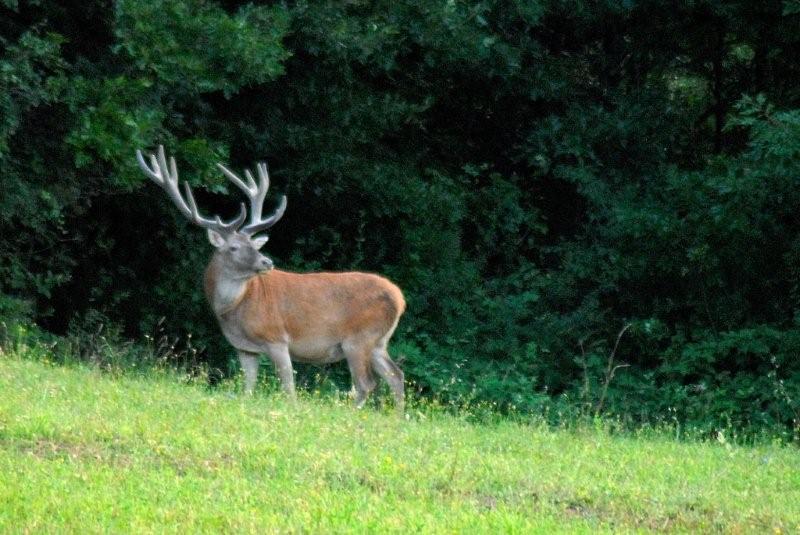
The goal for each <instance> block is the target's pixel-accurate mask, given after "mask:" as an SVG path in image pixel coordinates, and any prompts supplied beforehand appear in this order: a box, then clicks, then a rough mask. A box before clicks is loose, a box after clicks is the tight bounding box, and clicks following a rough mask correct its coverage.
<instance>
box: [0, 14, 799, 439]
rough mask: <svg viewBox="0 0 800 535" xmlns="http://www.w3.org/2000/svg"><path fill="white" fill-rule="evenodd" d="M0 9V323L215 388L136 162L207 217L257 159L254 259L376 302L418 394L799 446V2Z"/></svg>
mask: <svg viewBox="0 0 800 535" xmlns="http://www.w3.org/2000/svg"><path fill="white" fill-rule="evenodd" d="M2 6H3V7H1V8H0V12H1V13H2V19H1V20H2V22H0V39H2V41H0V43H2V47H3V48H2V53H1V54H0V83H1V84H2V90H1V91H0V111H2V116H0V185H2V189H1V190H0V191H1V192H2V193H1V194H0V221H1V222H2V230H3V232H2V233H0V295H6V296H13V297H14V298H15V300H11V299H10V298H6V297H4V298H3V301H1V302H0V311H2V313H3V315H6V316H8V317H12V316H13V317H15V318H19V317H20V315H21V314H22V312H21V311H22V309H21V308H19V306H17V305H16V304H14V303H18V302H19V301H18V299H24V300H25V302H26V303H29V305H27V309H26V310H27V312H25V314H27V315H28V317H31V318H33V319H34V320H36V321H37V322H38V323H39V324H40V325H42V326H44V327H45V328H47V329H50V330H51V331H54V332H59V333H66V332H67V331H68V330H69V328H70V325H73V326H74V325H76V322H78V323H80V322H81V321H84V320H79V319H76V318H92V317H104V318H108V320H109V321H111V322H112V323H115V324H117V325H119V326H120V327H121V328H122V329H123V331H122V334H124V335H125V336H129V337H137V338H139V337H141V336H143V335H144V334H147V333H152V332H153V330H154V329H156V326H157V325H163V326H164V327H165V328H166V329H169V330H170V331H171V333H170V334H171V335H181V336H184V335H186V334H187V333H190V332H191V333H193V337H194V340H195V343H196V344H197V347H198V348H200V350H201V352H200V354H199V355H200V357H201V358H203V359H204V360H205V361H206V362H207V363H208V364H209V365H210V367H211V368H212V369H213V368H218V369H220V370H222V372H223V373H229V372H230V371H231V369H232V368H230V367H229V365H230V363H231V360H230V359H231V352H230V350H229V349H228V348H227V347H226V346H225V344H224V343H223V341H222V339H221V336H220V335H219V334H218V330H217V327H216V326H215V325H214V323H213V320H212V318H211V315H210V313H209V312H208V310H207V306H206V304H205V302H204V299H203V296H202V292H201V290H200V278H201V273H202V270H203V267H204V264H205V261H206V259H207V257H208V255H209V254H210V250H209V247H208V246H207V244H206V243H205V237H204V236H203V233H202V232H200V231H198V230H197V229H196V228H192V227H191V226H190V225H189V224H187V223H186V222H185V221H183V220H182V218H181V216H180V215H179V214H178V213H177V212H176V211H175V210H174V209H173V208H172V206H171V205H170V204H169V203H168V201H166V200H165V199H164V198H163V194H162V193H161V192H160V191H158V189H157V188H155V187H154V186H153V185H152V184H149V183H147V182H146V179H145V178H144V177H143V176H142V175H141V173H139V171H138V170H137V169H136V166H135V162H134V158H133V151H134V149H136V148H139V147H152V146H154V145H156V144H158V143H164V144H165V145H167V146H168V147H169V149H170V151H172V152H173V153H175V154H176V155H177V157H178V159H179V165H180V167H181V172H182V174H181V176H182V178H184V179H186V180H188V181H189V182H190V183H192V184H194V185H195V186H196V189H197V190H198V195H199V201H200V203H201V204H202V206H203V207H204V209H205V210H206V211H207V212H210V213H220V214H222V215H223V216H228V215H230V214H232V213H233V212H234V210H235V208H236V205H237V200H236V196H235V195H233V193H235V192H230V191H229V189H228V187H227V186H226V184H225V182H224V180H223V179H222V177H221V176H220V174H219V173H217V172H216V171H215V169H214V166H213V164H214V163H215V162H216V161H226V162H229V163H230V164H231V165H232V166H233V167H234V168H241V167H243V166H247V165H251V164H252V163H253V162H254V161H256V160H259V159H267V160H268V161H269V163H270V166H271V167H270V168H271V173H272V177H273V192H274V194H275V197H274V198H277V194H279V193H286V194H287V195H288V197H289V208H288V211H287V214H286V216H285V217H284V219H283V220H282V221H281V224H280V225H279V226H278V227H276V228H275V230H274V231H273V234H272V239H271V241H270V246H269V252H270V254H272V255H273V256H274V257H275V258H276V260H277V261H278V264H279V265H281V266H283V267H285V268H288V269H296V270H301V271H307V270H316V269H331V270H336V269H360V270H368V271H376V272H381V273H384V274H386V275H388V276H390V277H391V278H392V279H393V280H395V281H396V282H398V284H399V285H400V286H401V287H402V288H403V289H404V291H405V293H406V295H407V299H408V302H409V309H408V313H407V314H406V316H405V318H404V320H403V322H402V323H401V326H400V329H399V330H398V334H397V339H398V340H397V342H398V343H397V344H396V346H397V351H396V352H397V353H398V354H402V355H404V357H403V358H404V363H403V367H404V369H406V370H407V374H408V376H409V378H410V379H412V380H413V381H414V384H415V385H416V388H417V389H418V391H419V392H421V393H423V394H425V395H437V396H440V397H442V398H445V399H452V400H461V401H473V400H477V401H488V402H493V403H497V404H498V406H501V407H505V408H508V407H511V406H513V407H516V408H517V409H519V410H523V411H533V410H535V411H539V410H549V409H548V407H549V406H550V405H549V404H555V405H558V406H559V407H566V406H569V407H570V409H569V410H574V411H576V412H583V413H585V414H594V413H599V412H611V413H614V414H617V415H622V416H624V417H625V418H626V419H630V420H631V421H643V420H644V421H650V420H659V419H661V420H664V419H671V418H675V419H677V420H678V421H681V422H687V423H690V424H692V425H696V426H701V427H708V428H713V427H714V426H715V425H718V424H720V423H725V424H728V423H734V424H735V425H737V426H752V427H765V426H766V427H770V428H780V427H783V428H789V429H792V428H794V429H797V426H798V425H799V422H798V410H799V409H798V404H797V403H798V402H797V399H798V397H800V392H798V390H800V360H798V359H797V358H796V355H797V350H798V349H800V348H798V343H800V342H798V340H800V338H798V337H799V336H800V335H799V334H798V333H800V323H798V318H800V268H798V266H800V238H799V237H798V236H800V219H798V217H797V215H796V214H797V211H798V208H800V193H798V191H800V190H798V188H797V187H796V186H797V184H796V182H797V177H798V176H800V83H799V82H798V80H800V72H798V63H797V60H796V58H797V57H798V56H799V55H800V14H798V13H800V9H799V8H798V5H797V2H789V1H786V2H781V1H777V0H772V1H767V2H715V1H701V2H688V3H687V2H655V1H643V2H616V1H614V2H611V1H600V2H585V1H582V0H542V1H540V2H521V1H520V2H516V1H514V2H509V1H506V2H499V1H483V2H461V1H454V2H421V3H420V2H410V1H400V2H373V3H368V2H304V1H299V2H281V3H266V4H259V5H253V4H250V3H242V2H231V1H224V2H223V1H220V2H213V1H210V0H209V1H204V0H195V1H181V0H163V1H158V2H136V1H128V0H118V1H116V2H101V1H94V2H84V3H82V4H81V5H80V6H79V5H75V6H69V5H66V6H65V5H64V4H63V3H59V2H49V1H46V0H42V1H38V2H3V3H2ZM203 186H204V187H203ZM229 193H230V194H231V195H228V194H229ZM12 305H13V306H12ZM25 314H22V315H23V316H24V315H25ZM93 314H94V315H95V316H93ZM97 314H100V316H96V315H97ZM161 318H165V319H164V320H163V322H162V321H161ZM15 321H16V320H15ZM627 324H630V325H631V327H630V329H629V330H628V331H627V332H626V333H625V334H624V335H623V336H622V338H621V339H620V343H619V346H618V347H617V350H616V351H614V344H615V343H616V340H617V336H618V333H619V332H620V329H622V327H623V326H624V325H627ZM611 355H613V358H612V359H611V360H609V357H610V356H611ZM619 366H621V367H619ZM304 373H306V372H304ZM308 373H310V372H308Z"/></svg>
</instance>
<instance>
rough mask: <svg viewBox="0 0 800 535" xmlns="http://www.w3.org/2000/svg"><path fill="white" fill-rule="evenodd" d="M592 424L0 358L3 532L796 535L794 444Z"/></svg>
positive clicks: (798, 460)
mask: <svg viewBox="0 0 800 535" xmlns="http://www.w3.org/2000/svg"><path fill="white" fill-rule="evenodd" d="M602 427H603V426H598V427H597V428H593V427H592V426H584V427H577V428H574V429H556V430H554V429H551V428H548V427H546V426H544V425H541V424H536V423H527V424H526V423H524V422H520V421H504V420H501V419H498V420H497V421H493V422H489V423H476V422H474V421H471V420H470V419H469V418H467V417H465V416H463V415H462V416H459V415H452V414H448V413H446V412H443V411H441V410H437V409H435V408H428V409H425V408H412V409H411V410H410V411H409V415H408V416H407V417H406V418H405V419H403V418H399V417H397V416H395V415H394V414H392V413H391V412H390V411H389V410H386V411H383V410H381V409H379V408H376V407H372V408H368V409H365V410H362V411H356V410H354V409H353V408H351V407H350V404H349V402H348V401H347V400H345V399H342V400H337V399H333V398H330V397H315V396H310V395H306V396H305V397H302V398H301V400H300V401H299V402H298V403H297V404H296V405H291V404H289V403H288V402H287V401H286V400H285V399H284V398H282V397H281V396H280V395H278V394H272V393H264V392H262V393H260V394H257V395H256V396H254V397H253V398H246V397H244V396H242V395H241V394H240V393H239V389H238V388H237V387H236V385H227V386H223V387H221V388H216V389H213V390H211V389H208V388H207V387H204V386H203V385H197V384H191V382H188V381H185V380H182V379H181V377H179V376H178V375H176V374H174V373H169V372H158V371H152V372H147V373H142V374H133V373H123V374H108V373H104V372H100V371H98V370H97V369H94V368H91V367H86V366H79V365H75V366H57V365H54V364H50V363H47V362H46V361H45V362H42V361H39V360H31V359H28V358H24V355H22V356H20V355H19V354H18V353H11V354H9V353H0V532H4V533H6V532H11V533H17V532H19V533H41V532H48V531H50V532H80V533H87V532H89V533H91V532H135V533H152V532H158V533H163V532H167V533H169V532H174V533H187V532H191V533H196V532H219V531H225V532H234V531H235V532H279V533H294V532H297V533H387V532H390V533H396V532H424V533H535V532H541V533H554V532H568V533H597V532H614V533H619V532H650V531H668V532H669V531H675V532H697V531H701V532H725V533H750V532H752V533H765V532H769V533H791V532H799V531H800V452H799V451H798V450H797V448H796V446H791V445H789V446H787V445H780V444H763V445H756V446H746V447H745V446H739V445H733V444H730V443H729V442H728V441H727V440H726V439H725V438H724V437H723V436H719V437H717V438H716V439H712V440H709V441H705V442H703V441H694V442H680V441H676V440H674V439H672V438H671V437H670V436H669V435H668V434H667V433H658V432H652V431H651V432H648V433H644V432H642V433H639V434H615V433H611V432H609V431H607V430H604V429H603V428H602Z"/></svg>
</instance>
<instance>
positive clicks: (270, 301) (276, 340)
mask: <svg viewBox="0 0 800 535" xmlns="http://www.w3.org/2000/svg"><path fill="white" fill-rule="evenodd" d="M136 159H137V160H138V162H139V166H140V167H141V168H142V171H144V173H145V174H146V175H147V176H148V177H150V178H151V179H152V180H153V181H154V182H156V183H157V184H158V185H159V186H161V187H162V188H163V189H164V191H166V192H167V195H169V198H170V199H171V200H172V202H173V203H174V204H175V206H177V207H178V210H180V212H181V213H182V214H183V215H184V216H186V217H187V218H188V219H189V220H190V221H191V222H192V223H194V224H195V225H198V226H200V227H203V228H205V229H206V231H207V232H208V240H209V241H210V242H211V245H213V246H214V247H215V248H216V251H215V252H214V255H213V256H212V258H211V261H210V262H209V264H208V267H207V268H206V272H205V293H206V297H207V298H208V301H209V303H210V305H211V308H212V309H213V311H214V314H215V315H216V316H217V321H218V322H219V325H220V327H221V328H222V332H223V334H224V335H225V338H226V339H227V340H228V342H230V344H231V345H232V346H233V347H234V348H236V351H237V353H238V355H239V361H240V362H241V365H242V369H243V370H244V377H245V391H246V392H247V393H252V392H253V388H254V387H255V384H256V377H257V375H258V355H259V354H260V353H266V354H267V355H268V356H269V358H270V359H271V360H272V362H273V364H274V365H275V368H276V370H277V372H278V375H279V376H280V380H281V384H282V386H283V389H284V391H285V392H286V393H287V394H289V395H290V396H291V397H294V395H295V392H294V373H293V370H292V359H293V360H295V361H297V362H307V363H313V364H327V363H331V362H337V361H340V360H342V359H346V360H347V364H348V365H349V367H350V374H351V376H352V379H353V386H354V387H355V391H356V397H355V403H356V406H357V407H359V408H360V407H362V406H363V405H364V402H365V401H366V400H367V397H368V396H369V394H370V392H371V391H372V390H373V389H374V388H375V386H376V381H375V378H374V375H373V371H374V372H377V373H378V375H380V376H381V377H382V378H383V379H384V380H385V381H386V382H387V383H388V384H389V387H390V388H391V390H392V393H393V394H394V397H395V400H396V406H397V407H398V409H399V410H401V411H402V409H403V403H404V387H403V372H402V370H400V368H399V367H398V366H397V364H395V363H394V362H393V361H392V359H391V358H390V357H389V353H388V352H387V350H386V347H387V344H388V343H389V338H391V336H392V333H393V332H394V330H395V328H396V327H397V322H398V321H399V319H400V315H401V314H402V313H403V311H404V309H405V306H406V305H405V300H404V299H403V294H402V292H401V291H400V289H399V288H398V287H397V286H395V285H394V284H392V283H391V282H389V281H388V280H387V279H385V278H383V277H380V276H378V275H373V274H369V273H357V272H353V273H290V272H287V271H280V270H278V269H274V267H273V263H272V260H270V259H269V258H268V257H266V256H264V255H263V254H261V253H260V252H259V249H261V247H262V246H263V245H264V244H265V243H266V242H267V236H264V235H261V236H259V237H257V236H256V234H258V233H260V232H262V231H264V230H266V229H268V228H269V227H271V226H272V225H274V224H275V223H276V222H277V221H278V220H279V219H280V218H281V216H283V212H284V211H285V210H286V197H285V196H284V197H283V198H282V199H281V202H280V205H279V206H278V209H277V210H276V211H275V213H273V214H272V215H271V216H269V217H266V218H262V216H261V211H262V208H263V204H264V198H265V197H266V195H267V190H268V189H269V175H268V174H267V166H266V164H264V163H259V164H258V165H257V172H258V178H259V181H258V184H256V181H255V179H254V178H253V175H252V174H251V173H250V171H245V178H246V182H245V180H242V179H241V178H240V177H239V176H237V175H236V174H234V173H233V172H231V171H230V170H228V169H227V168H225V167H224V166H223V165H221V164H217V165H218V166H219V168H220V170H221V171H222V172H223V173H224V174H225V176H227V177H228V178H229V179H230V180H231V182H233V183H234V184H235V185H236V186H237V187H238V188H239V189H241V190H242V191H243V192H244V193H245V195H247V198H248V199H249V200H250V221H249V222H248V223H247V224H246V225H244V221H245V217H246V212H247V211H246V209H245V205H244V203H242V205H241V210H240V213H239V215H238V217H236V218H235V219H233V220H231V221H227V222H225V221H223V220H222V219H220V217H219V216H215V217H214V218H213V219H209V218H206V217H204V216H202V215H201V214H200V212H199V211H198V209H197V204H196V203H195V200H194V196H193V195H192V190H191V188H190V187H189V184H188V183H186V182H184V183H183V189H184V194H183V195H182V194H181V192H180V189H179V187H178V169H177V166H176V165H175V159H174V158H172V157H170V158H169V165H167V159H166V157H165V155H164V147H163V146H160V147H159V148H158V154H157V155H153V154H151V155H150V156H149V160H150V163H149V165H148V163H147V162H146V161H145V158H144V156H143V155H142V152H141V151H140V150H137V151H136Z"/></svg>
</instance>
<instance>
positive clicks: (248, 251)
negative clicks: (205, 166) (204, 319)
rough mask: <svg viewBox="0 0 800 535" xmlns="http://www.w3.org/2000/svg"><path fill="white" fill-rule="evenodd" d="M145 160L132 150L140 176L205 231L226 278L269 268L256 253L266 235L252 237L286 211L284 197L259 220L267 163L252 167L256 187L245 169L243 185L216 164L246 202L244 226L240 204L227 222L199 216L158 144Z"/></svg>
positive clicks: (267, 261) (189, 190)
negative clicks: (155, 149) (265, 216)
mask: <svg viewBox="0 0 800 535" xmlns="http://www.w3.org/2000/svg"><path fill="white" fill-rule="evenodd" d="M149 159H150V164H149V165H148V163H147V162H146V161H145V158H144V155H143V154H142V151H141V150H137V151H136V160H137V161H138V162H139V167H140V168H141V169H142V171H144V174H145V175H147V176H148V177H149V178H150V179H151V180H153V182H155V183H156V184H158V185H159V186H160V187H161V188H162V189H163V190H164V191H166V193H167V195H168V196H169V198H170V199H171V200H172V202H173V204H175V206H176V207H177V208H178V210H179V211H180V212H181V213H182V214H183V215H184V216H186V218H188V219H189V221H191V222H192V223H194V224H195V225H197V226H199V227H203V228H205V229H206V231H207V233H208V241H210V242H211V245H213V246H214V247H215V248H216V250H217V251H216V256H217V258H218V261H219V264H220V266H221V269H222V270H223V271H224V274H225V276H226V278H231V279H245V278H249V277H251V276H253V275H254V274H256V273H260V272H264V271H269V270H270V269H272V268H273V263H272V260H270V259H269V258H267V257H266V256H264V255H263V254H261V253H260V252H259V250H260V249H261V248H262V247H263V246H264V244H265V243H267V240H268V239H269V238H268V237H267V236H266V235H261V236H256V234H257V233H259V232H263V231H265V230H267V229H268V228H270V227H271V226H272V225H274V224H275V223H277V222H278V220H279V219H280V218H281V217H283V213H284V212H285V211H286V196H285V195H284V196H283V197H281V201H280V204H279V206H278V208H277V209H276V210H275V212H274V213H273V214H272V215H271V216H269V217H267V218H262V215H261V213H262V211H263V208H264V199H265V198H266V195H267V190H269V173H268V171H267V164H265V163H259V164H257V165H256V169H257V172H258V184H256V181H255V178H253V175H252V173H251V172H250V171H249V170H246V171H245V177H246V182H245V181H244V180H242V179H241V178H240V177H239V176H237V175H236V174H235V173H233V172H232V171H230V170H229V169H227V168H226V167H225V166H223V165H222V164H217V166H218V167H219V169H220V170H221V171H222V173H223V174H224V175H225V176H226V177H228V179H230V180H231V182H233V183H234V184H235V185H236V187H238V188H239V189H240V190H242V191H243V192H244V193H245V195H246V196H247V198H248V199H249V201H250V220H249V222H248V223H247V224H246V225H245V224H244V223H245V218H246V216H247V210H246V208H245V205H244V203H242V204H241V207H240V211H239V215H238V216H237V217H235V218H234V219H231V220H230V221H223V220H222V219H221V218H220V217H219V216H218V215H217V216H214V218H213V219H209V218H207V217H204V216H203V215H201V214H200V212H199V211H198V209H197V203H196V202H195V200H194V195H193V194H192V188H191V187H190V186H189V184H188V183H186V182H184V183H183V190H184V193H183V194H181V191H180V188H179V187H178V168H177V165H176V164H175V158H173V157H172V156H170V158H169V165H167V163H168V162H167V158H166V155H165V154H164V147H163V146H162V145H159V147H158V154H157V155H155V154H150V155H149Z"/></svg>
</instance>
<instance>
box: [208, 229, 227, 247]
mask: <svg viewBox="0 0 800 535" xmlns="http://www.w3.org/2000/svg"><path fill="white" fill-rule="evenodd" d="M208 241H210V242H211V245H213V246H214V247H216V248H217V249H219V248H220V247H222V246H223V245H225V238H223V237H222V234H220V233H219V232H217V231H216V230H211V229H208Z"/></svg>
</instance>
